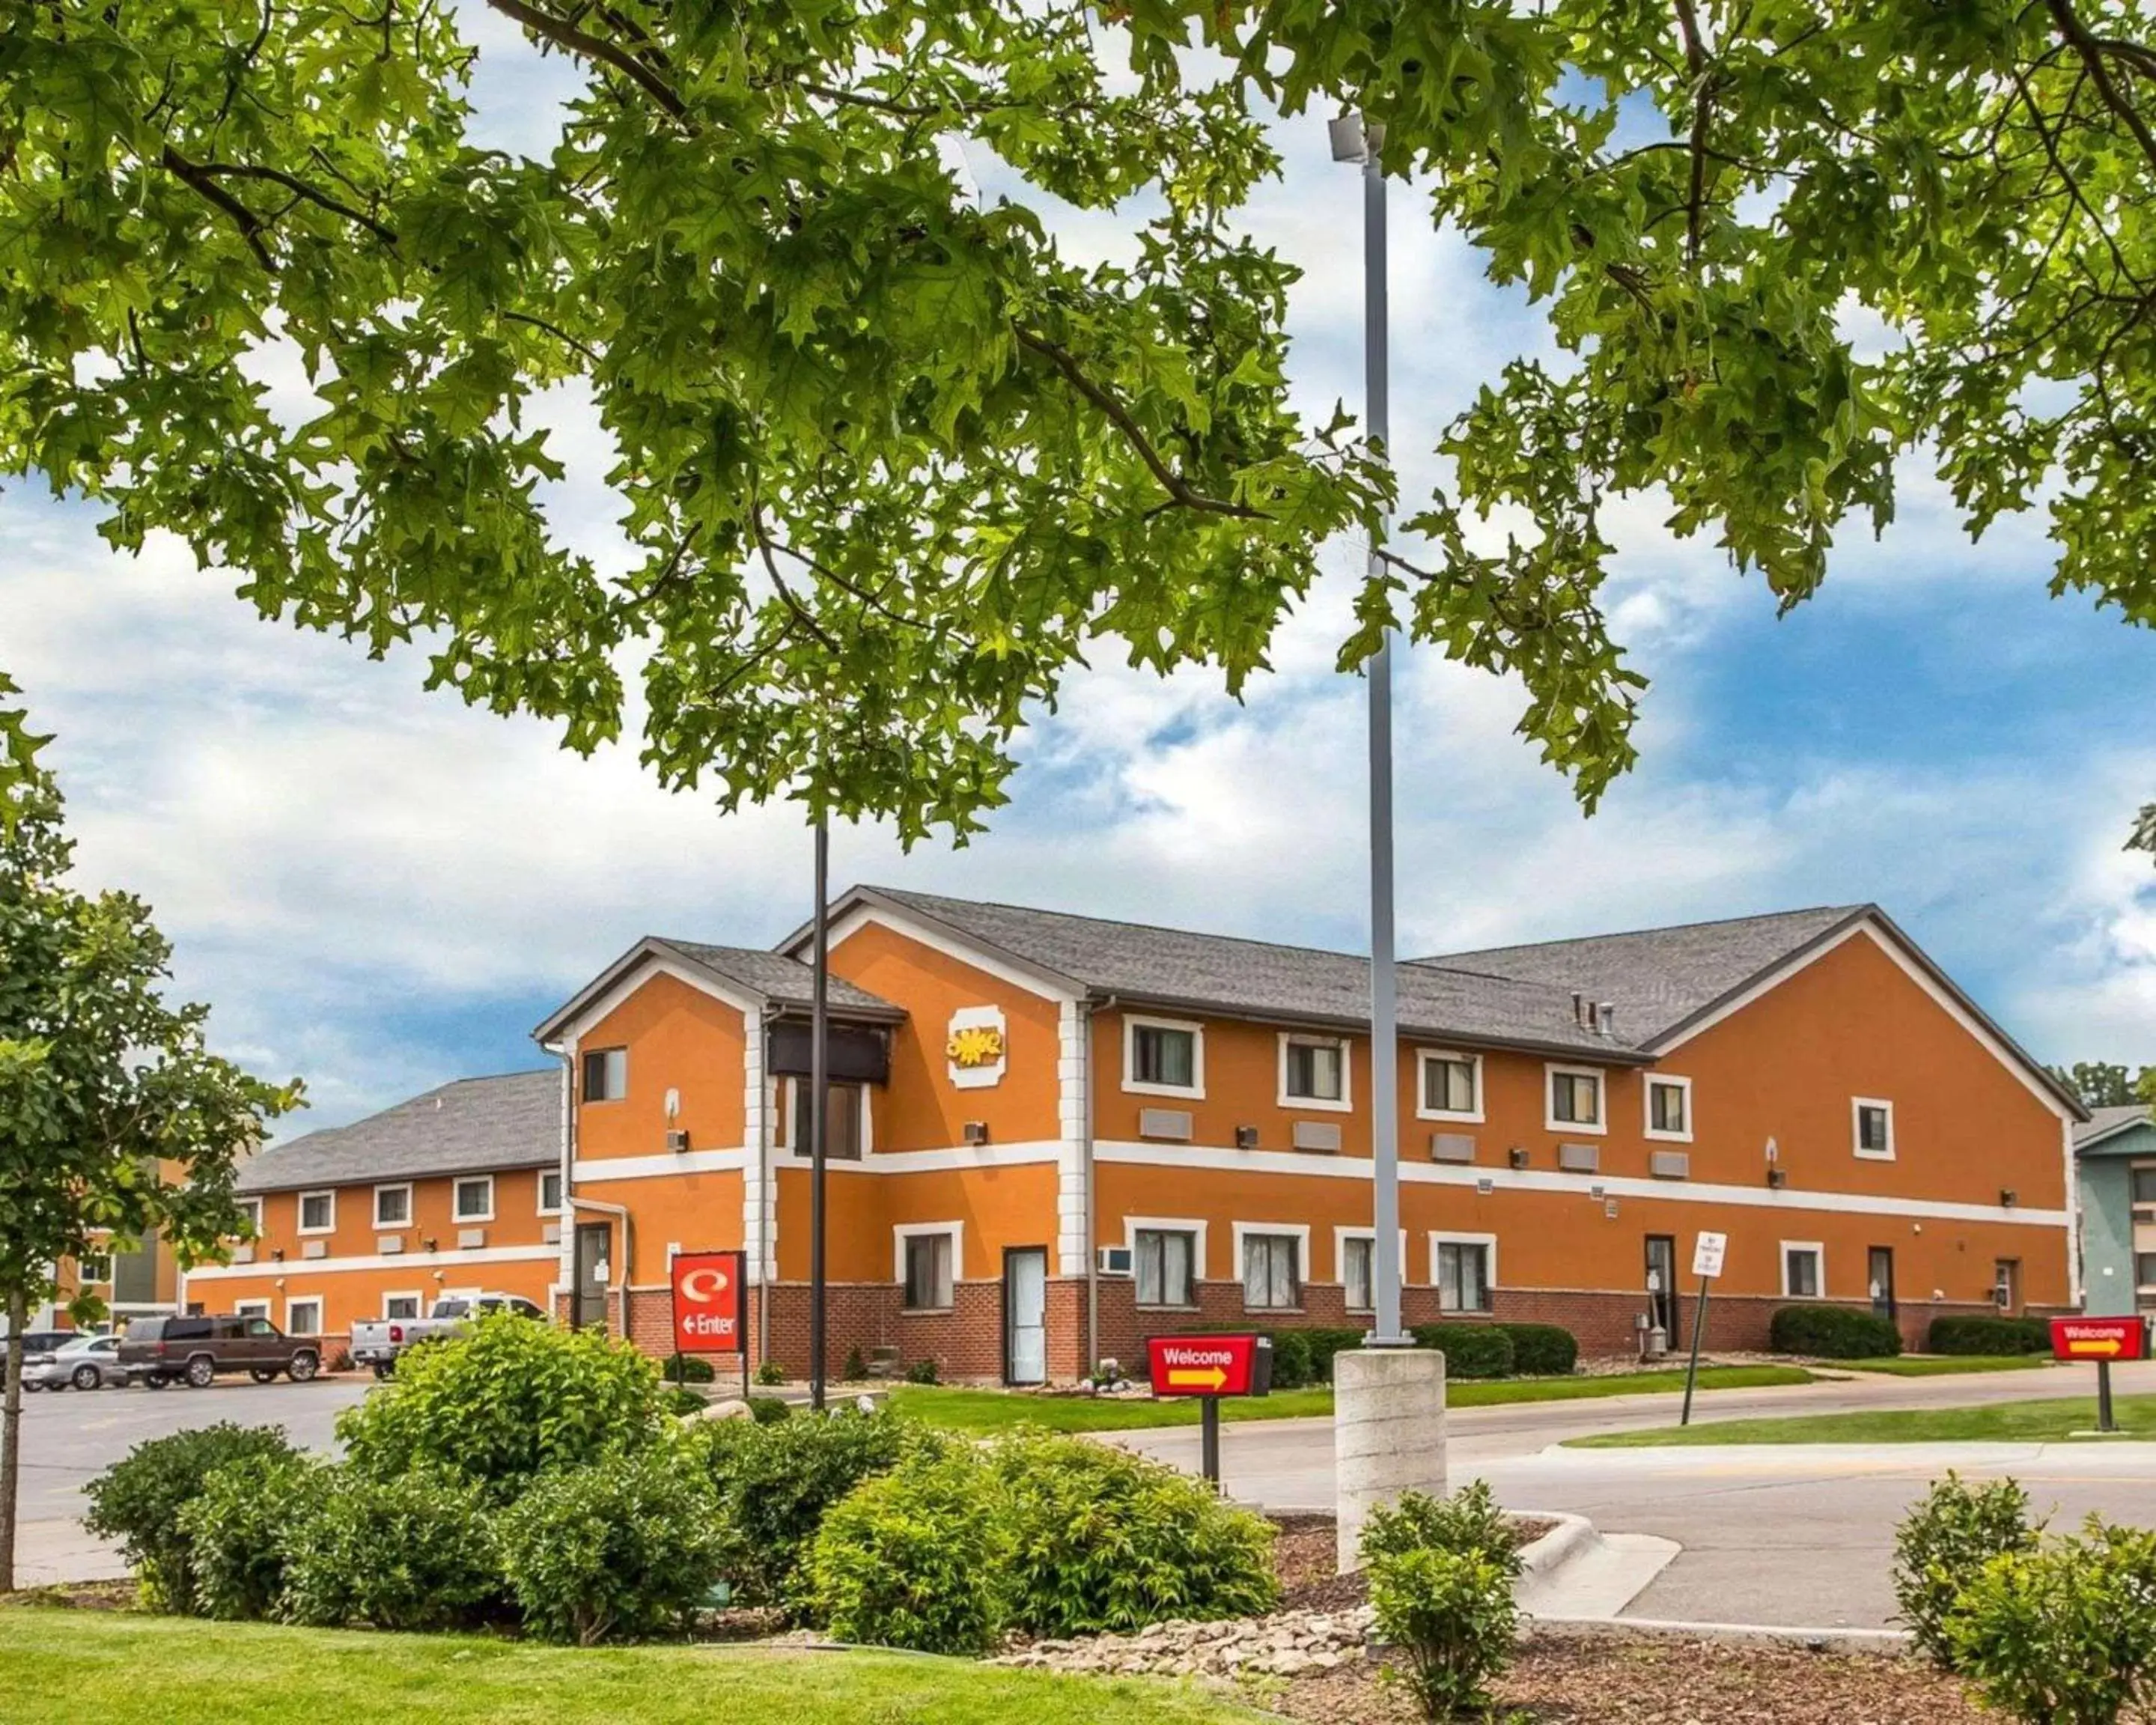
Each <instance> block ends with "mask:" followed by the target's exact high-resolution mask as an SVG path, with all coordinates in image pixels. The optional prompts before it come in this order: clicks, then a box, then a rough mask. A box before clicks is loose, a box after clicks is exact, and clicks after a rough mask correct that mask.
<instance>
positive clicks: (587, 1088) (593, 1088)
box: [584, 1048, 629, 1102]
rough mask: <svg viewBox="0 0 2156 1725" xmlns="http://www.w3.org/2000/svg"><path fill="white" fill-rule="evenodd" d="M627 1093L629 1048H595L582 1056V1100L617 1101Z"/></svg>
mask: <svg viewBox="0 0 2156 1725" xmlns="http://www.w3.org/2000/svg"><path fill="white" fill-rule="evenodd" d="M628 1094H629V1050H627V1049H625V1048H595V1049H593V1050H590V1052H588V1054H586V1055H585V1056H584V1100H585V1101H588V1102H618V1101H620V1100H621V1099H622V1098H623V1097H624V1096H627V1095H628Z"/></svg>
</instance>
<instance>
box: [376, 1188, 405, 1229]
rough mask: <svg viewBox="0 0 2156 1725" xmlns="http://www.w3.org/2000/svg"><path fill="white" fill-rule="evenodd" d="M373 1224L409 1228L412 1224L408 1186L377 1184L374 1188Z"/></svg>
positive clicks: (382, 1226) (384, 1226)
mask: <svg viewBox="0 0 2156 1725" xmlns="http://www.w3.org/2000/svg"><path fill="white" fill-rule="evenodd" d="M374 1225H375V1226H376V1227H377V1228H409V1227H410V1226H411V1225H412V1189H411V1187H410V1186H408V1185H404V1186H377V1187H376V1188H375V1189H374Z"/></svg>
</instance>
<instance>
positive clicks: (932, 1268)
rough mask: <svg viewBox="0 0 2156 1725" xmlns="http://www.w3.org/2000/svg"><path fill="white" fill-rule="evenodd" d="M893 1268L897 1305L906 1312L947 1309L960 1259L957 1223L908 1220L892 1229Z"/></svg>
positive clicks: (960, 1236)
mask: <svg viewBox="0 0 2156 1725" xmlns="http://www.w3.org/2000/svg"><path fill="white" fill-rule="evenodd" d="M964 1238H965V1224H962V1223H959V1222H909V1223H905V1224H901V1225H900V1226H898V1227H896V1228H894V1229H892V1230H891V1239H892V1244H893V1251H892V1255H893V1258H894V1260H895V1261H894V1263H893V1266H892V1268H893V1270H894V1271H895V1272H896V1277H895V1279H896V1281H897V1282H898V1285H899V1287H900V1288H901V1296H900V1299H899V1304H900V1306H901V1308H902V1309H904V1310H905V1311H907V1312H947V1311H949V1310H950V1308H951V1305H952V1301H953V1300H954V1299H955V1297H956V1294H955V1291H954V1284H955V1282H956V1281H957V1274H958V1266H959V1265H960V1264H961V1263H962V1261H963V1253H962V1247H961V1244H960V1243H961V1241H962V1240H964Z"/></svg>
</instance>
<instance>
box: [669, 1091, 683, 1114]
mask: <svg viewBox="0 0 2156 1725" xmlns="http://www.w3.org/2000/svg"><path fill="white" fill-rule="evenodd" d="M666 1117H667V1118H668V1119H669V1120H679V1119H680V1117H681V1092H680V1091H678V1090H670V1091H667V1092H666Z"/></svg>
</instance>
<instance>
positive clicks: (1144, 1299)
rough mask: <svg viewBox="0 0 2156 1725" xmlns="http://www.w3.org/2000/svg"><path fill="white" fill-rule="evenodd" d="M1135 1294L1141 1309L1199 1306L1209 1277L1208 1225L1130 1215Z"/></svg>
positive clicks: (1127, 1223) (1126, 1223)
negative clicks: (1201, 1290) (1200, 1288)
mask: <svg viewBox="0 0 2156 1725" xmlns="http://www.w3.org/2000/svg"><path fill="white" fill-rule="evenodd" d="M1123 1232H1124V1234H1125V1235H1126V1236H1127V1238H1128V1240H1129V1241H1130V1245H1131V1275H1132V1281H1133V1291H1134V1292H1135V1294H1136V1296H1137V1303H1138V1304H1139V1305H1141V1306H1168V1307H1178V1306H1185V1307H1187V1306H1195V1305H1196V1304H1197V1303H1198V1284H1199V1282H1200V1281H1203V1280H1204V1276H1205V1224H1204V1223H1203V1222H1193V1221H1183V1220H1178V1219H1171V1218H1167V1217H1159V1216H1128V1217H1126V1218H1125V1219H1124V1222H1123Z"/></svg>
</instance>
